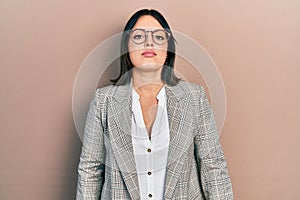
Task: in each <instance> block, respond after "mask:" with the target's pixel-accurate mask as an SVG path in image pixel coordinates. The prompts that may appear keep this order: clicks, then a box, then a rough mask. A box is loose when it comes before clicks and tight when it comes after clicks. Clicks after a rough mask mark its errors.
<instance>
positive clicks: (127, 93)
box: [113, 81, 185, 103]
mask: <svg viewBox="0 0 300 200" xmlns="http://www.w3.org/2000/svg"><path fill="white" fill-rule="evenodd" d="M180 82H182V81H180ZM180 82H179V83H178V84H177V85H176V86H170V85H167V84H165V89H166V95H167V98H170V97H171V98H173V97H175V98H176V99H177V101H179V100H180V98H181V97H182V96H184V94H185V92H184V90H183V89H182V88H181V87H182V86H181V84H180ZM132 90H133V87H132V82H130V83H128V84H126V85H120V86H118V88H117V89H116V91H115V94H114V95H113V98H114V99H115V100H116V101H117V102H119V103H120V102H122V101H124V100H126V99H127V100H130V99H131V95H132Z"/></svg>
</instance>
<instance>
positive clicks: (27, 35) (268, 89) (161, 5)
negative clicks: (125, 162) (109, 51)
mask: <svg viewBox="0 0 300 200" xmlns="http://www.w3.org/2000/svg"><path fill="white" fill-rule="evenodd" d="M139 8H154V9H157V10H159V11H161V12H162V14H163V15H164V16H165V17H166V18H167V20H168V22H169V23H170V25H171V28H173V29H175V30H177V31H180V32H182V33H185V34H187V35H189V36H190V37H192V38H193V39H195V40H196V41H197V42H198V43H200V44H202V45H203V47H205V49H206V50H207V51H208V52H209V54H210V55H211V57H212V58H213V60H214V62H215V63H216V65H217V66H218V68H219V71H220V74H221V76H222V78H223V81H224V84H225V88H226V95H227V116H226V121H225V124H224V128H223V131H222V134H221V143H222V145H223V149H224V152H225V155H226V158H227V162H228V168H229V172H230V175H231V180H232V184H233V188H234V193H235V199H237V200H253V199H262V200H267V199H272V200H274V199H285V200H287V199H288V200H297V199H300V192H299V189H300V171H299V169H300V156H299V153H300V142H299V141H300V104H299V102H300V89H299V83H300V81H299V75H300V55H299V47H300V1H294V0H273V1H271V0H268V1H259V0H253V1H240V0H227V1H196V0H195V1H146V0H130V1H129V0H127V1H115V0H113V1H100V0H97V1H96V0H91V1H70V0H52V1H37V0H31V1H30V0H22V1H16V0H2V1H0V44H1V45H0V56H1V57H0V127H1V130H0V134H1V135H0V137H1V138H0V199H1V200H16V199H30V200H53V199H56V200H66V199H75V192H76V181H77V165H78V162H79V155H80V151H81V140H80V139H79V137H78V134H77V132H76V129H75V127H74V122H73V118H72V89H73V84H74V81H75V76H76V73H77V71H78V69H79V67H80V65H81V63H82V61H83V60H84V58H85V57H86V56H87V54H88V53H89V52H90V51H91V50H92V49H93V48H94V47H95V46H96V45H97V44H99V43H100V42H101V41H103V40H105V39H106V38H108V37H109V36H111V35H113V34H116V33H118V32H120V31H121V30H122V28H123V27H124V25H125V23H126V21H127V20H128V18H129V17H130V15H131V14H133V12H134V11H136V10H137V9H139Z"/></svg>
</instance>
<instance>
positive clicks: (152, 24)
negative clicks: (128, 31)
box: [133, 15, 162, 29]
mask: <svg viewBox="0 0 300 200" xmlns="http://www.w3.org/2000/svg"><path fill="white" fill-rule="evenodd" d="M133 28H144V29H145V28H147V29H149V28H156V29H157V28H162V26H161V25H160V23H159V22H158V21H157V20H156V19H155V18H154V17H152V16H151V15H144V16H141V17H140V18H139V19H138V20H137V22H136V23H135V25H134V27H133Z"/></svg>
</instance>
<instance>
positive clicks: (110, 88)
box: [95, 85, 118, 98]
mask: <svg viewBox="0 0 300 200" xmlns="http://www.w3.org/2000/svg"><path fill="white" fill-rule="evenodd" d="M117 87H118V86H115V85H106V86H102V87H99V88H97V89H96V92H95V97H96V98H105V97H108V96H111V95H112V94H113V93H114V92H115V90H116V89H117Z"/></svg>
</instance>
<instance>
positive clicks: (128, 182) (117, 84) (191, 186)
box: [77, 9, 233, 200]
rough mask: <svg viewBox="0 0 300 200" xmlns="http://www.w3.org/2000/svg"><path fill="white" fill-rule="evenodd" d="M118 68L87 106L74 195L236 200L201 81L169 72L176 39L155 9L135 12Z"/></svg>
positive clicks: (122, 48) (124, 33)
mask: <svg viewBox="0 0 300 200" xmlns="http://www.w3.org/2000/svg"><path fill="white" fill-rule="evenodd" d="M121 53H122V56H121V62H120V64H121V70H120V71H121V73H120V75H119V77H118V78H117V79H116V80H112V81H113V83H114V84H112V85H109V86H106V87H102V88H98V89H97V90H96V93H95V96H94V99H93V100H92V101H91V103H90V109H89V112H88V116H87V120H86V126H85V133H84V137H83V146H82V153H81V156H80V163H79V167H78V173H79V175H78V186H77V199H99V198H100V199H122V200H127V199H128V200H129V199H132V200H138V199H142V200H144V199H155V200H163V199H170V200H171V199H172V200H173V199H188V200H192V199H213V200H217V199H220V200H221V199H222V200H224V199H233V192H232V186H231V182H230V178H229V174H228V170H227V164H226V160H225V157H224V153H223V151H222V147H221V144H220V141H219V135H218V132H217V128H216V124H215V120H214V116H213V111H212V109H211V107H210V105H209V102H208V99H207V97H206V94H205V91H204V89H203V87H202V86H200V85H196V84H193V83H189V82H187V81H184V80H181V79H179V78H177V77H176V76H175V74H174V61H175V39H174V37H173V34H172V32H171V30H170V27H169V25H168V23H167V21H166V20H165V18H164V17H163V16H162V15H161V14H160V13H159V12H158V11H156V10H148V9H143V10H139V11H137V12H136V13H135V14H134V15H133V16H132V17H131V18H130V19H129V21H128V22H127V24H126V26H125V28H124V32H123V35H122V41H121Z"/></svg>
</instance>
